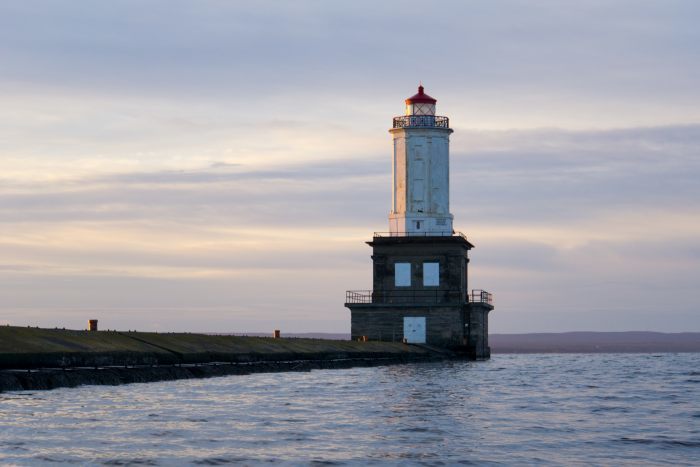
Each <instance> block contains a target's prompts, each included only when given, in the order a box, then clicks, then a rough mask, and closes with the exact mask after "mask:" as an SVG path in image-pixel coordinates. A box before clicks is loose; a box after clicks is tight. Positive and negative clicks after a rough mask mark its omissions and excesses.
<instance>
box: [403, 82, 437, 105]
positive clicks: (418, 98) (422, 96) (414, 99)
mask: <svg viewBox="0 0 700 467" xmlns="http://www.w3.org/2000/svg"><path fill="white" fill-rule="evenodd" d="M436 102H437V99H433V98H432V97H430V96H429V95H427V94H426V93H424V92H423V85H420V86H418V94H415V95H413V96H411V97H409V98H408V99H406V104H407V105H408V104H434V103H436Z"/></svg>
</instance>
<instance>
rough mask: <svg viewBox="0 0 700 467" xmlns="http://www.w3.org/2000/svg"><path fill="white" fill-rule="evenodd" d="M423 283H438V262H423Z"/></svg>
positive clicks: (428, 284)
mask: <svg viewBox="0 0 700 467" xmlns="http://www.w3.org/2000/svg"><path fill="white" fill-rule="evenodd" d="M423 285H424V286H438V285H440V263H423Z"/></svg>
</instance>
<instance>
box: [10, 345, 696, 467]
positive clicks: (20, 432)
mask: <svg viewBox="0 0 700 467" xmlns="http://www.w3.org/2000/svg"><path fill="white" fill-rule="evenodd" d="M263 462H264V463H276V462H279V463H286V464H309V463H316V462H323V463H338V464H357V465H360V464H361V465H364V464H384V463H391V464H426V465H454V464H478V465H484V464H506V465H512V464H518V465H522V464H553V465H563V464H566V465H577V464H578V465H590V464H597V465H601V464H602V465H621V464H624V465H639V464H644V465H650V464H651V465H656V464H675V465H700V354H660V355H651V354H594V355H582V354H580V355H495V356H494V357H493V359H492V360H490V361H487V362H443V363H424V364H410V365H398V366H386V367H375V368H354V369H347V370H323V371H312V372H309V373H271V374H255V375H247V376H231V377H224V378H212V379H198V380H189V381H175V382H163V383H150V384H134V385H126V386H116V387H111V386H84V387H81V388H76V389H59V390H55V391H47V392H33V393H29V392H14V393H6V394H0V464H3V465H7V464H9V465H13V464H21V465H27V464H31V465H42V464H46V465H56V464H57V463H79V464H86V463H87V464H108V465H129V464H132V465H182V464H185V465H188V464H200V465H220V464H226V463H242V464H257V463H263Z"/></svg>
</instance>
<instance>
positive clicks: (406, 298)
mask: <svg viewBox="0 0 700 467" xmlns="http://www.w3.org/2000/svg"><path fill="white" fill-rule="evenodd" d="M465 301H468V302H469V303H487V304H489V305H490V304H491V303H492V302H493V296H492V295H491V294H490V293H488V292H487V291H485V290H472V291H471V293H469V292H467V293H466V297H465V296H464V295H463V292H462V291H459V290H449V289H432V290H430V289H428V290H381V291H376V292H373V291H372V290H348V291H346V292H345V303H351V304H362V303H385V304H405V303H424V304H425V303H431V304H432V303H464V302H465Z"/></svg>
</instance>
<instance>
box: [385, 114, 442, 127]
mask: <svg viewBox="0 0 700 467" xmlns="http://www.w3.org/2000/svg"><path fill="white" fill-rule="evenodd" d="M449 127H450V119H449V118H447V117H438V116H435V115H401V116H400V117H394V128H449Z"/></svg>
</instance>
